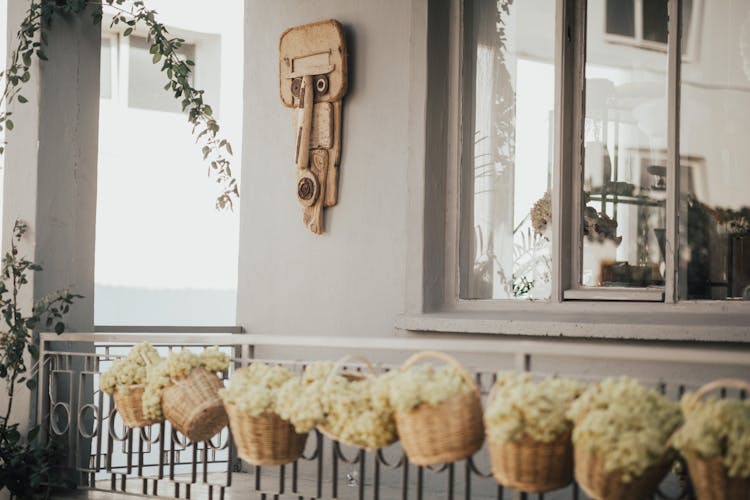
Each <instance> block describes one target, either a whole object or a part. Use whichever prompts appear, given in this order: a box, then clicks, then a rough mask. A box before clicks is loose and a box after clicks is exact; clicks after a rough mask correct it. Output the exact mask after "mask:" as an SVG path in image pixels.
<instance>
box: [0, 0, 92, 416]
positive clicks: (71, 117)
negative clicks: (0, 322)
mask: <svg viewBox="0 0 750 500" xmlns="http://www.w3.org/2000/svg"><path fill="white" fill-rule="evenodd" d="M29 4H30V2H29V1H28V0H23V1H21V0H13V1H11V2H7V4H6V6H7V14H8V15H7V26H8V33H7V38H6V40H7V52H8V54H10V52H11V51H13V49H14V48H15V40H16V30H17V26H19V24H20V22H21V20H22V19H23V17H24V15H25V12H26V10H27V9H28V6H29ZM100 37H101V29H100V26H98V25H94V24H93V23H92V19H91V15H90V13H82V14H80V15H78V16H74V17H70V18H62V17H57V18H55V19H54V21H53V24H52V27H51V29H49V30H48V41H49V46H48V47H46V49H45V52H46V54H47V56H48V58H49V60H48V61H44V62H42V63H41V64H40V63H39V62H38V61H35V62H34V67H33V68H32V77H31V80H30V81H29V82H28V83H26V84H25V85H24V90H23V95H24V96H25V97H26V98H27V99H28V100H29V102H28V103H26V104H15V105H14V108H13V113H14V116H13V122H14V124H15V128H14V130H13V131H11V132H8V133H7V135H6V140H7V141H8V146H7V149H6V154H5V158H4V159H3V161H4V167H5V180H4V197H3V236H2V247H3V251H5V250H6V249H8V247H9V243H10V238H11V232H12V228H13V222H14V221H15V220H16V219H19V218H20V219H23V220H24V221H26V222H27V223H28V225H29V229H30V230H29V232H28V234H27V236H26V238H25V239H24V241H23V243H22V246H21V251H22V252H23V254H24V255H26V256H28V257H30V258H32V260H34V261H35V262H37V263H39V264H41V265H42V266H43V268H44V271H43V272H41V273H36V275H35V276H34V277H33V279H32V280H31V282H30V284H29V285H28V293H27V294H26V295H25V296H24V297H23V301H24V307H27V308H30V307H31V305H32V304H33V303H34V302H35V301H37V300H39V299H40V298H41V297H43V296H45V295H47V294H49V293H51V292H53V291H55V290H58V289H61V288H70V289H71V290H72V291H74V292H75V293H80V294H82V295H84V296H85V297H86V298H85V299H80V300H78V301H77V302H76V303H75V305H74V307H73V309H72V310H71V313H70V315H69V316H68V317H67V320H66V322H67V324H68V326H69V330H73V331H93V326H94V236H95V223H96V170H97V145H98V125H99V57H100V44H101V40H100ZM8 59H10V56H9V57H8ZM20 392H21V394H22V397H20V400H18V401H17V403H16V406H15V411H14V415H13V416H14V419H15V420H16V421H20V422H25V421H27V420H28V417H30V416H31V413H33V411H34V407H33V404H32V401H33V399H32V398H31V397H30V396H31V395H30V394H29V393H28V391H26V390H25V389H24V390H22V391H20ZM74 420H75V416H74Z"/></svg>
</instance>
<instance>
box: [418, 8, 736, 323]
mask: <svg viewBox="0 0 750 500" xmlns="http://www.w3.org/2000/svg"><path fill="white" fill-rule="evenodd" d="M453 5H454V8H457V9H459V11H460V12H461V13H462V17H460V21H459V24H460V28H455V27H454V28H453V31H452V32H453V33H454V36H455V37H459V38H458V39H459V40H460V44H458V46H460V47H461V49H460V50H457V51H455V52H452V51H451V50H450V49H448V51H447V52H448V53H449V54H451V53H453V54H455V55H454V56H453V57H454V59H449V61H451V60H452V61H458V62H453V63H450V62H449V63H447V64H448V66H449V68H448V69H446V71H449V72H450V71H453V72H455V73H456V74H458V75H459V76H458V77H456V78H457V79H456V82H458V83H454V84H453V85H455V87H454V88H457V89H458V90H457V91H452V90H451V87H450V85H449V87H448V89H447V90H446V91H445V94H444V95H445V96H450V95H460V96H461V99H460V100H457V103H456V104H454V105H455V106H456V108H457V111H456V112H455V113H456V116H457V117H458V118H455V119H452V118H451V115H450V114H449V115H448V117H447V118H446V119H447V120H448V123H449V124H450V123H453V124H454V127H453V128H452V129H451V130H455V131H457V135H456V136H455V137H456V139H455V140H456V142H457V143H458V145H457V146H456V148H455V150H456V151H457V152H456V153H452V151H453V148H451V147H450V146H449V147H447V155H446V158H447V165H446V172H447V175H448V177H447V179H446V186H447V187H446V191H447V204H446V205H445V206H444V207H441V205H440V204H439V203H438V202H435V201H434V200H433V198H432V197H430V196H426V204H425V215H424V217H425V219H424V220H425V233H426V234H428V235H429V234H431V233H430V231H434V229H433V227H432V226H431V225H430V224H434V223H433V222H431V221H432V220H433V219H435V220H437V219H436V216H435V215H434V214H435V213H438V214H441V213H445V214H446V215H445V221H444V225H443V227H444V228H445V240H446V247H445V251H444V253H443V254H442V258H443V261H440V260H435V262H436V263H437V264H436V265H441V266H443V269H445V270H447V274H446V275H445V278H444V281H443V284H442V291H440V292H439V294H441V295H439V296H438V295H435V296H432V295H430V293H431V292H430V285H431V284H433V283H436V281H435V280H434V279H433V274H431V273H433V272H434V270H435V269H438V267H431V266H433V263H432V262H431V260H430V259H429V257H431V255H430V254H429V253H423V256H427V258H424V260H423V261H422V265H423V266H424V269H425V270H424V271H423V272H424V273H425V275H424V276H425V277H424V280H423V284H424V286H423V292H422V293H423V295H422V296H421V297H422V298H424V302H423V305H422V308H423V309H422V312H430V311H446V312H451V311H457V312H461V311H478V310H481V311H491V310H502V311H509V310H512V311H533V310H534V307H535V306H528V307H527V306H526V305H523V304H519V302H523V301H525V302H530V301H542V302H550V303H552V304H551V306H554V308H552V309H546V310H548V311H556V312H559V311H565V310H569V311H581V310H585V309H581V307H584V308H585V307H591V306H590V305H589V306H587V305H586V303H587V301H597V302H596V304H597V306H596V308H597V309H596V311H597V313H602V314H606V312H607V311H624V310H627V311H639V310H642V311H648V312H649V314H651V313H654V314H660V312H659V311H663V312H664V314H672V315H674V314H675V312H676V311H685V309H684V308H682V309H676V307H677V306H678V305H679V304H677V305H674V303H676V302H685V301H701V303H703V304H705V307H706V308H707V309H706V308H703V309H701V308H698V309H696V310H697V311H716V312H719V311H723V312H726V311H732V312H733V314H734V313H736V314H739V315H740V316H741V317H743V318H747V315H748V314H749V313H750V308H748V302H743V300H750V194H748V191H747V189H746V187H745V186H748V185H750V160H748V159H749V158H750V149H748V148H750V141H747V140H746V135H747V134H746V131H747V130H748V129H750V114H748V113H747V110H748V109H750V69H748V68H750V65H748V63H747V61H748V60H750V55H749V54H750V11H748V8H747V6H746V5H744V4H742V5H741V3H738V2H736V1H731V0H723V1H720V2H717V3H716V4H715V5H712V9H716V10H712V14H711V16H703V15H701V14H702V12H701V10H700V8H699V6H700V5H701V3H700V2H699V1H698V0H670V1H650V0H634V1H630V2H627V1H622V2H612V1H610V2H592V1H589V2H584V1H582V0H569V1H566V2H555V1H553V0H547V1H544V2H541V1H540V2H535V3H533V5H531V4H530V3H528V2H512V1H503V0H501V1H500V2H497V1H495V0H462V1H458V0H457V1H456V2H455V3H454V4H453ZM456 5H457V6H458V7H456ZM584 6H585V8H586V11H585V12H586V16H585V19H584V18H577V17H575V16H576V12H580V10H579V9H580V8H582V7H584ZM680 7H681V15H679V16H677V15H669V14H670V12H672V11H674V12H675V13H676V12H677V9H678V8H680ZM556 9H559V10H558V11H557V12H556ZM679 18H681V20H682V24H681V25H680V31H681V32H682V33H681V38H680V37H677V36H675V35H676V34H677V30H676V28H677V25H676V20H677V19H679ZM438 19H439V18H438ZM563 23H565V24H563ZM602 26H606V30H602V28H601V27H602ZM698 31H700V32H701V33H703V34H704V36H703V37H701V38H700V39H698V38H697V37H695V36H694V35H695V33H696V32H698ZM611 35H617V36H625V37H631V38H635V39H638V40H640V41H643V42H649V43H651V42H653V43H658V44H660V45H661V46H662V49H661V50H652V47H648V46H644V45H643V44H641V43H638V44H622V43H612V39H611ZM688 38H689V39H690V40H691V43H694V44H695V47H693V49H691V50H694V53H695V54H698V53H703V54H712V57H711V58H708V57H705V58H700V59H699V58H693V59H685V58H682V57H681V55H682V54H681V53H680V52H681V51H682V48H683V47H686V46H687V45H689V44H687V45H686V40H687V39H688ZM451 68H452V69H451ZM435 71H436V72H437V71H438V70H437V69H436V70H435ZM438 90H439V89H438ZM438 90H434V89H433V94H432V95H433V99H434V100H435V101H434V102H435V103H438V102H443V101H440V99H441V97H440V96H441V95H443V94H440V92H439V91H438ZM428 95H429V93H428ZM443 99H444V97H443ZM438 106H439V104H438ZM436 116H439V115H436ZM431 119H432V116H431V115H430V114H429V109H428V120H427V122H428V124H427V132H428V145H429V144H430V141H431V140H432V139H431V137H430V134H433V133H434V134H436V137H439V135H438V133H437V132H432V129H430V124H431V123H432V122H431ZM435 130H438V129H437V128H435ZM743 131H744V132H743ZM438 132H439V130H438ZM449 134H450V132H449ZM449 140H450V137H449ZM454 162H455V164H456V165H457V166H455V167H454V166H453V164H454ZM426 168H427V169H428V170H429V169H432V170H429V172H431V173H437V172H439V170H438V169H437V167H435V166H434V164H432V163H431V162H428V163H427V166H426ZM453 175H455V177H456V180H455V181H454V180H452V176H453ZM432 185H433V184H429V185H428V188H429V187H431V186H432ZM454 198H455V199H457V203H456V204H455V209H452V207H451V203H452V200H453V199H454ZM434 234H438V235H441V233H439V232H436V233H434ZM425 244H428V243H425ZM602 301H607V302H608V303H605V304H603V303H602ZM712 301H713V302H717V303H716V305H715V306H714V305H712V303H713V302H712ZM719 301H720V302H719ZM615 302H638V303H640V304H641V305H637V306H634V308H631V309H622V308H621V307H620V306H617V305H615V304H614V303H615ZM727 302H737V304H735V305H731V306H730V305H729V304H727ZM588 303H589V304H591V303H590V302H588ZM647 303H653V304H650V305H649V304H647ZM658 303H662V304H658ZM514 304H515V305H514ZM563 304H568V305H565V306H564V305H563ZM576 304H577V305H576ZM561 306H562V307H563V309H560V307H561ZM536 307H541V308H540V309H539V310H540V311H542V310H545V309H544V307H546V306H538V305H537V306H536ZM701 307H703V306H701ZM566 308H567V309H566ZM660 308H661V309H660ZM740 316H738V317H740ZM664 317H666V316H664ZM675 317H676V316H671V317H670V318H671V319H670V320H669V321H679V319H674V318H675ZM664 321H666V320H664ZM726 321H729V320H726ZM732 321H735V320H732ZM718 324H719V325H721V324H722V323H721V322H719V323H718ZM725 324H728V323H725Z"/></svg>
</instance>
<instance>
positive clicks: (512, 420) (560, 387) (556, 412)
mask: <svg viewBox="0 0 750 500" xmlns="http://www.w3.org/2000/svg"><path fill="white" fill-rule="evenodd" d="M584 389H585V387H584V386H583V384H581V383H580V382H578V381H575V380H570V379H565V378H548V379H545V380H543V381H541V382H538V383H535V382H534V381H533V380H532V378H531V375H530V374H528V373H515V372H500V373H498V376H497V383H496V388H495V389H494V393H493V399H492V401H490V403H489V405H488V406H487V410H486V411H485V414H484V422H485V428H486V430H487V435H488V437H489V438H490V440H491V441H493V442H495V443H506V442H515V441H519V440H520V439H521V438H523V436H524V435H527V436H529V437H530V438H532V439H534V440H536V441H541V442H545V443H548V442H550V441H554V440H555V439H557V438H558V437H559V436H560V435H561V434H562V433H564V432H566V431H569V430H570V428H571V422H570V420H568V418H567V417H566V416H565V412H566V411H567V410H568V407H569V406H570V404H571V402H572V401H573V400H574V399H575V398H577V397H578V396H579V395H580V394H581V393H582V392H583V390H584Z"/></svg>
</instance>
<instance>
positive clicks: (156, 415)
mask: <svg viewBox="0 0 750 500" xmlns="http://www.w3.org/2000/svg"><path fill="white" fill-rule="evenodd" d="M199 366H201V367H204V368H205V369H206V370H208V371H210V372H219V371H224V370H226V369H227V368H228V367H229V357H228V356H227V355H226V354H224V353H223V352H221V351H220V350H219V348H218V347H209V348H208V349H204V350H203V352H201V353H200V354H195V353H194V352H192V351H189V350H187V349H181V350H180V351H172V352H170V353H169V356H168V357H167V359H166V360H165V361H162V362H160V363H156V364H152V365H150V366H149V367H148V368H147V373H146V387H145V388H144V390H143V396H142V404H143V415H144V416H145V417H146V418H151V419H156V420H159V419H161V418H163V417H162V409H161V395H162V392H164V389H166V388H167V387H169V386H170V385H172V380H175V379H180V378H185V377H186V376H188V375H189V374H190V372H191V371H192V370H193V369H194V368H196V367H199Z"/></svg>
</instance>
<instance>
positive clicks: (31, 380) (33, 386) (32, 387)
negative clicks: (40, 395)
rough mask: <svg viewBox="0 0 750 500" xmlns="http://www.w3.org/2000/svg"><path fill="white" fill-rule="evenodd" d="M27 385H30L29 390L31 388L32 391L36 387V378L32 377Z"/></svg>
mask: <svg viewBox="0 0 750 500" xmlns="http://www.w3.org/2000/svg"><path fill="white" fill-rule="evenodd" d="M26 387H28V388H29V390H31V391H33V390H34V389H36V380H34V379H33V378H30V379H29V380H27V381H26Z"/></svg>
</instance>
